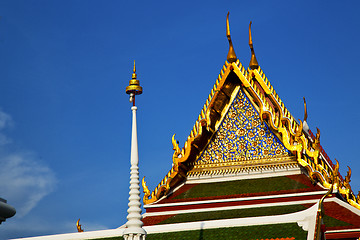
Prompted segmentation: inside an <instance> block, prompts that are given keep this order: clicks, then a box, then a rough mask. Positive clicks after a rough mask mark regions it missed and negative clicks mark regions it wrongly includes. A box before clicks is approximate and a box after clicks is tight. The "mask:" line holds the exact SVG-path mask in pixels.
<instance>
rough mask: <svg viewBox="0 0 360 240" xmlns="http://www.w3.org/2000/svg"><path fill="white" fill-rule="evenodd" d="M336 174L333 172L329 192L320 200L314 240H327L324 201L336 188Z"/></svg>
mask: <svg viewBox="0 0 360 240" xmlns="http://www.w3.org/2000/svg"><path fill="white" fill-rule="evenodd" d="M335 174H336V173H335V172H334V171H333V173H332V181H331V182H332V184H331V186H330V188H329V190H328V191H327V192H326V193H325V195H324V196H323V197H322V198H321V199H320V201H319V203H318V204H319V205H318V210H317V214H316V225H315V236H314V240H323V239H325V224H324V221H323V216H324V206H323V203H324V200H325V198H326V197H327V196H329V195H330V194H331V193H332V191H333V188H334V181H335Z"/></svg>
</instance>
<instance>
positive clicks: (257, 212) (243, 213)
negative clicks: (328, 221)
mask: <svg viewBox="0 0 360 240" xmlns="http://www.w3.org/2000/svg"><path fill="white" fill-rule="evenodd" d="M305 209H306V207H304V206H302V205H288V206H278V207H263V208H248V209H232V210H224V211H212V212H197V213H196V212H195V213H186V214H177V215H175V216H172V217H170V218H168V219H166V220H164V221H162V222H160V223H159V224H169V223H181V222H196V221H206V220H217V219H230V218H245V217H259V216H271V215H281V214H287V213H293V212H299V211H302V210H305Z"/></svg>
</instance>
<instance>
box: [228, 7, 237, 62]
mask: <svg viewBox="0 0 360 240" xmlns="http://www.w3.org/2000/svg"><path fill="white" fill-rule="evenodd" d="M229 13H230V12H228V14H227V16H226V37H227V39H228V41H229V52H228V55H227V61H228V62H229V63H233V62H235V61H236V60H237V57H236V54H235V51H234V46H233V44H232V41H231V36H230V27H229Z"/></svg>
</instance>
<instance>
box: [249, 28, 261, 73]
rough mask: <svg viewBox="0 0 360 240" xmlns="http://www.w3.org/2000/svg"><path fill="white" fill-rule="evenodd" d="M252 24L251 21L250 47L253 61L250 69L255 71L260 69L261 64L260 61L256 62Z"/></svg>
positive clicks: (251, 60)
mask: <svg viewBox="0 0 360 240" xmlns="http://www.w3.org/2000/svg"><path fill="white" fill-rule="evenodd" d="M251 24H252V22H251V21H250V24H249V46H250V50H251V59H250V64H249V68H250V69H252V70H254V69H258V68H259V64H258V61H257V60H256V56H255V51H254V46H253V42H252V36H251Z"/></svg>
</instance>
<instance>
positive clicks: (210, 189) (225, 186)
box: [173, 176, 309, 199]
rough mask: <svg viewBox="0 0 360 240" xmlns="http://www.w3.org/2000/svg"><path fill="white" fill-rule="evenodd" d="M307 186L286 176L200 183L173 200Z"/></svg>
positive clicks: (274, 190)
mask: <svg viewBox="0 0 360 240" xmlns="http://www.w3.org/2000/svg"><path fill="white" fill-rule="evenodd" d="M304 188H309V187H308V186H306V185H304V184H302V183H300V182H298V181H295V180H293V179H290V178H288V177H286V176H282V177H272V178H260V179H245V180H237V181H227V182H215V183H202V184H198V185H195V186H194V187H192V188H190V189H189V190H187V191H186V192H184V193H181V194H180V195H178V196H176V197H174V198H173V199H188V198H203V197H210V196H227V195H237V194H250V193H260V192H276V191H281V190H289V189H304Z"/></svg>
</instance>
